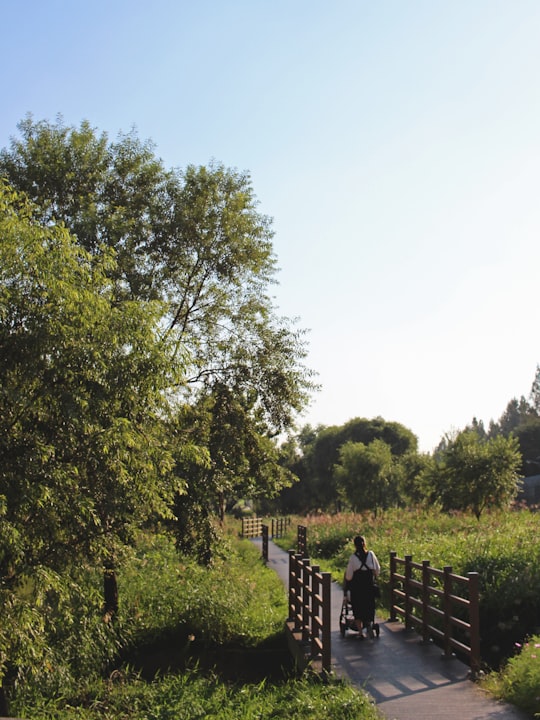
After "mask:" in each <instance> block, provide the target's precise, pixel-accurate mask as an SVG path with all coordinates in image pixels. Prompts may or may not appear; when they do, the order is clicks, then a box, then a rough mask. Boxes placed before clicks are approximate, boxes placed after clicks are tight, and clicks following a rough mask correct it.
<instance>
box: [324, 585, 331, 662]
mask: <svg viewBox="0 0 540 720" xmlns="http://www.w3.org/2000/svg"><path fill="white" fill-rule="evenodd" d="M322 577H323V582H322V598H323V609H322V636H323V637H322V643H323V657H322V666H323V670H324V671H325V672H328V673H329V672H330V670H331V668H332V647H331V637H332V634H331V632H330V627H331V611H332V603H331V596H332V573H329V572H323V573H322Z"/></svg>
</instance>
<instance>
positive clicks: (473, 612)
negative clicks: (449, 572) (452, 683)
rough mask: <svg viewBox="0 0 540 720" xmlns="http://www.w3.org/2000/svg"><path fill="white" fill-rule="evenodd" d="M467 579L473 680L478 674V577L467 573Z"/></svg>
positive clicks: (474, 573) (475, 573)
mask: <svg viewBox="0 0 540 720" xmlns="http://www.w3.org/2000/svg"><path fill="white" fill-rule="evenodd" d="M467 577H468V578H469V623H470V626H471V630H470V632H471V637H470V646H471V678H472V679H473V680H475V679H476V678H477V676H478V673H479V672H480V600H479V596H480V592H479V580H480V576H479V575H478V573H477V572H470V573H467Z"/></svg>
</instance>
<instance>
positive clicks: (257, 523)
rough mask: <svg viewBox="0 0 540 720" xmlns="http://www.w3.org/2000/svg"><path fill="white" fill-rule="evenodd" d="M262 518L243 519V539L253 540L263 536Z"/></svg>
mask: <svg viewBox="0 0 540 720" xmlns="http://www.w3.org/2000/svg"><path fill="white" fill-rule="evenodd" d="M261 525H262V518H259V517H246V518H242V537H243V538H253V537H260V536H261V532H262V529H261Z"/></svg>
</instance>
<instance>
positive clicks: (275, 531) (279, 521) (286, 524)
mask: <svg viewBox="0 0 540 720" xmlns="http://www.w3.org/2000/svg"><path fill="white" fill-rule="evenodd" d="M290 527H291V518H290V517H278V518H272V537H273V538H280V537H283V535H285V533H286V532H287V530H288V529H289V528H290Z"/></svg>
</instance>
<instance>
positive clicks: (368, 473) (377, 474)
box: [335, 440, 397, 511]
mask: <svg viewBox="0 0 540 720" xmlns="http://www.w3.org/2000/svg"><path fill="white" fill-rule="evenodd" d="M335 475H336V478H337V481H338V484H339V487H340V490H341V493H342V495H343V497H344V498H345V500H346V504H347V505H348V506H349V507H351V508H352V509H353V510H354V511H359V510H367V509H373V510H375V511H377V509H378V508H385V507H388V506H389V505H391V504H393V502H395V500H396V495H397V482H396V473H395V470H394V461H393V457H392V450H391V448H390V446H389V445H387V444H386V443H385V442H384V441H382V440H373V441H372V442H371V443H369V445H364V443H355V442H347V443H345V444H344V445H342V446H341V448H340V450H339V463H338V464H337V465H336V466H335Z"/></svg>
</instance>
